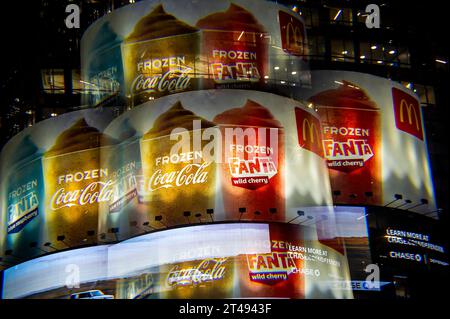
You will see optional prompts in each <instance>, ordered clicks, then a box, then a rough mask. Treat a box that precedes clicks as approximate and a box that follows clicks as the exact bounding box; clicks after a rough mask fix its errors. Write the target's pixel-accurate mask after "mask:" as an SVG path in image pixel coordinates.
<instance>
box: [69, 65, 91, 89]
mask: <svg viewBox="0 0 450 319" xmlns="http://www.w3.org/2000/svg"><path fill="white" fill-rule="evenodd" d="M88 88H89V86H88V85H86V84H85V83H83V82H82V81H81V74H80V70H78V69H77V70H72V93H73V94H83V93H89V92H88Z"/></svg>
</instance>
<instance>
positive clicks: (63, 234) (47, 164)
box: [1, 109, 116, 258]
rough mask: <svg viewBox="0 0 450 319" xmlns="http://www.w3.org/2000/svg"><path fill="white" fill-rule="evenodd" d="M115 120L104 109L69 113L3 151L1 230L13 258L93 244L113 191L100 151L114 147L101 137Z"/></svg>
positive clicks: (27, 132) (32, 130)
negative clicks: (101, 213)
mask: <svg viewBox="0 0 450 319" xmlns="http://www.w3.org/2000/svg"><path fill="white" fill-rule="evenodd" d="M111 119H112V112H111V111H110V110H105V109H95V110H94V109H92V110H83V111H76V112H71V113H66V114H64V115H61V116H58V117H55V118H52V119H48V120H45V121H42V122H40V123H38V124H36V125H34V126H33V127H30V128H28V129H26V130H24V131H23V132H21V133H20V134H18V135H16V136H15V137H14V138H13V139H11V140H10V141H9V143H7V144H6V145H5V147H4V148H3V150H2V154H1V158H2V161H1V176H2V183H1V187H2V191H1V194H2V209H1V212H2V215H1V221H2V222H1V224H2V227H4V229H2V234H4V235H3V236H2V239H3V240H2V241H3V244H4V250H6V251H9V254H12V255H18V256H21V257H22V258H29V257H31V256H36V255H40V254H43V253H45V252H48V251H52V250H54V249H62V248H67V247H69V246H78V245H83V244H86V243H90V242H92V241H93V240H95V237H94V236H95V234H96V232H97V225H98V205H99V202H103V201H106V200H108V199H109V198H110V197H111V195H112V189H113V185H112V183H113V182H112V181H110V180H109V169H108V167H101V165H100V162H101V160H100V157H101V151H100V149H101V148H102V146H104V147H105V148H108V146H109V145H113V144H115V143H116V141H114V140H113V139H112V138H109V137H107V136H106V135H103V134H102V130H103V129H104V128H105V127H106V125H107V124H108V123H109V122H110V121H111ZM105 154H106V153H105ZM105 154H103V156H106V155H105ZM51 247H54V248H51Z"/></svg>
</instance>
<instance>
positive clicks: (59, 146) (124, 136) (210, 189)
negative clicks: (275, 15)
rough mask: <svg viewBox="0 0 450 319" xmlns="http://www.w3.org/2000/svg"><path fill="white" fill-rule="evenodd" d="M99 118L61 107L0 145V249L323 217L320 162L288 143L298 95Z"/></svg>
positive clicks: (239, 95)
mask: <svg viewBox="0 0 450 319" xmlns="http://www.w3.org/2000/svg"><path fill="white" fill-rule="evenodd" d="M299 116H300V117H299ZM111 119H112V114H111V112H109V111H108V110H102V109H91V110H86V111H82V112H73V113H68V114H65V115H63V116H60V117H57V118H54V119H50V120H47V121H43V122H41V123H38V124H37V125H35V126H34V127H32V128H29V129H27V130H25V131H24V132H22V133H21V134H19V135H18V136H16V137H15V138H13V139H12V140H11V141H10V142H9V143H8V145H6V146H5V148H4V150H3V152H2V188H3V192H2V194H3V197H2V224H3V225H4V227H2V228H3V229H2V233H3V236H2V238H4V241H3V242H4V243H3V250H2V251H6V250H12V251H13V252H14V253H15V254H18V255H19V256H21V258H27V257H29V256H35V255H38V254H41V253H42V250H41V249H40V248H43V245H45V244H46V243H53V244H54V245H66V244H67V245H69V246H79V245H82V244H86V243H87V242H90V241H97V240H98V241H100V242H108V241H111V240H123V239H126V238H129V237H130V236H134V235H137V234H141V233H143V232H145V231H149V230H152V229H156V228H161V227H171V226H175V225H180V224H188V223H194V222H205V221H208V222H209V221H224V220H273V221H289V220H291V219H293V218H296V217H299V215H298V214H299V212H301V214H303V215H304V216H306V215H307V213H308V211H309V209H310V208H311V209H312V208H314V207H316V206H320V207H322V208H321V210H322V212H323V214H324V215H327V216H328V217H329V218H330V220H331V219H332V218H333V210H332V198H331V193H330V186H329V179H328V173H327V168H326V166H325V164H324V161H323V159H322V158H321V157H320V156H318V155H317V154H315V153H312V152H309V151H308V150H306V149H305V148H303V147H302V143H303V141H300V140H298V136H299V135H298V131H299V130H303V123H304V122H305V121H306V122H308V121H309V122H311V121H313V120H315V121H318V116H317V113H316V112H315V111H314V110H312V109H309V108H307V107H304V106H303V105H302V104H301V103H300V102H297V101H295V100H292V99H288V98H284V97H280V96H277V95H274V94H269V93H263V92H258V91H246V90H203V91H192V92H189V93H179V94H173V95H170V96H166V97H163V98H160V99H157V100H154V101H149V102H147V103H145V104H143V105H141V106H138V107H135V108H134V109H132V110H130V111H128V112H125V113H124V114H122V115H121V116H119V117H117V118H116V119H114V120H113V121H111ZM303 119H304V120H305V121H303ZM108 121H109V124H108ZM318 133H319V131H316V134H318ZM311 138H314V136H311ZM28 149H29V151H28ZM24 152H28V153H30V154H31V155H29V154H25V153H24ZM17 157H21V158H20V160H19V159H17ZM16 165H21V166H20V168H19V173H18V171H17V170H18V168H16ZM22 174H23V175H22ZM308 207H310V208H308ZM33 243H34V244H33ZM30 245H31V246H30ZM36 246H37V247H36Z"/></svg>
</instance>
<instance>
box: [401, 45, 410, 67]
mask: <svg viewBox="0 0 450 319" xmlns="http://www.w3.org/2000/svg"><path fill="white" fill-rule="evenodd" d="M398 60H399V63H400V66H409V64H410V61H409V50H408V48H406V47H400V48H399V50H398Z"/></svg>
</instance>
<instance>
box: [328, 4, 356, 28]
mask: <svg viewBox="0 0 450 319" xmlns="http://www.w3.org/2000/svg"><path fill="white" fill-rule="evenodd" d="M330 22H331V23H333V24H346V25H351V24H352V22H353V17H352V9H349V8H330Z"/></svg>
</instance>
